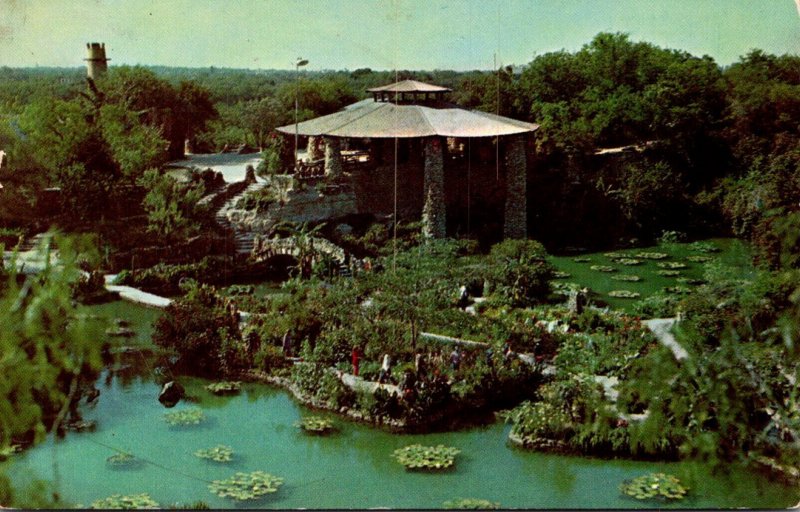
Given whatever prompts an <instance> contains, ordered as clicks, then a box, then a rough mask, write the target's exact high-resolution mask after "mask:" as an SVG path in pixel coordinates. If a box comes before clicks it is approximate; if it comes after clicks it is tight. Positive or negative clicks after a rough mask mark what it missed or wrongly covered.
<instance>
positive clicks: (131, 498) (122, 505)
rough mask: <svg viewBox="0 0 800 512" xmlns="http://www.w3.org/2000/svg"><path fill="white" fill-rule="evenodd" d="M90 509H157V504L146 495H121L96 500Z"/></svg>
mask: <svg viewBox="0 0 800 512" xmlns="http://www.w3.org/2000/svg"><path fill="white" fill-rule="evenodd" d="M92 508H99V509H106V510H107V509H115V510H120V509H124V510H136V509H155V508H159V505H158V503H156V502H155V501H153V499H152V498H151V497H150V495H149V494H147V493H142V494H131V495H127V496H123V495H122V494H112V495H111V496H109V497H108V498H103V499H101V500H96V501H93V502H92Z"/></svg>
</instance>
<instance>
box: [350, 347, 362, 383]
mask: <svg viewBox="0 0 800 512" xmlns="http://www.w3.org/2000/svg"><path fill="white" fill-rule="evenodd" d="M360 352H361V351H360V350H359V348H358V345H353V350H352V351H351V352H350V357H351V358H352V360H353V375H355V376H356V377H358V363H359V359H360V357H361V354H360Z"/></svg>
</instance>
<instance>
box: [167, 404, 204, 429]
mask: <svg viewBox="0 0 800 512" xmlns="http://www.w3.org/2000/svg"><path fill="white" fill-rule="evenodd" d="M205 419H206V415H205V414H204V413H203V411H202V410H201V409H199V408H197V407H192V408H191V409H183V410H181V411H171V412H168V413H165V414H164V420H166V422H167V423H169V424H170V425H171V426H173V427H177V426H188V425H199V424H200V423H202V422H203V421H205Z"/></svg>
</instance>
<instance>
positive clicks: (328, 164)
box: [325, 137, 342, 179]
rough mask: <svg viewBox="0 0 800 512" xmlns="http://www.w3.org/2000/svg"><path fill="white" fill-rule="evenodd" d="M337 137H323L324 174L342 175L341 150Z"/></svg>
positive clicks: (328, 175) (331, 176) (336, 176)
mask: <svg viewBox="0 0 800 512" xmlns="http://www.w3.org/2000/svg"><path fill="white" fill-rule="evenodd" d="M340 148H341V146H340V142H339V139H337V138H336V137H325V176H327V177H329V178H334V179H335V178H338V177H340V176H341V175H342V152H341V149H340Z"/></svg>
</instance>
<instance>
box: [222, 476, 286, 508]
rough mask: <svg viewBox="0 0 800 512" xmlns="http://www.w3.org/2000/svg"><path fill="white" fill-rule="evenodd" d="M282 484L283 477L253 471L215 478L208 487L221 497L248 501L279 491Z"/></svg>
mask: <svg viewBox="0 0 800 512" xmlns="http://www.w3.org/2000/svg"><path fill="white" fill-rule="evenodd" d="M281 485H283V478H281V477H277V476H273V475H270V474H269V473H265V472H263V471H253V472H252V473H241V472H240V473H236V474H234V475H233V476H232V477H230V478H227V479H225V480H214V481H213V482H211V484H209V486H208V489H209V490H210V491H211V492H212V493H214V494H216V495H217V496H219V497H220V498H233V499H235V500H236V501H247V500H255V499H258V498H261V497H262V496H265V495H267V494H270V493H274V492H277V491H278V488H279V487H280V486H281Z"/></svg>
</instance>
